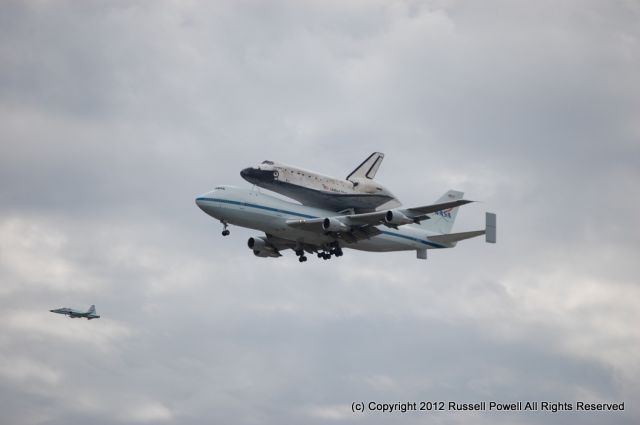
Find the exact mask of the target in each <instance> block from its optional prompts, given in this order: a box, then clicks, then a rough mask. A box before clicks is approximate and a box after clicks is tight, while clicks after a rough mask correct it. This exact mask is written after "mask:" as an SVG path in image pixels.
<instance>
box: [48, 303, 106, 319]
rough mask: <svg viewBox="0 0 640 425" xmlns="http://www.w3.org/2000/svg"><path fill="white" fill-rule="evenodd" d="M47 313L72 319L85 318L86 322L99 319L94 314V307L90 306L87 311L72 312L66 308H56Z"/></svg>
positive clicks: (72, 310)
mask: <svg viewBox="0 0 640 425" xmlns="http://www.w3.org/2000/svg"><path fill="white" fill-rule="evenodd" d="M49 311H50V312H52V313H58V314H64V315H65V316H69V317H70V318H72V319H75V318H77V317H86V318H87V320H91V319H99V318H100V316H98V315H97V314H96V306H95V305H92V306H91V307H89V310H87V311H80V310H74V309H72V308H68V307H63V308H57V309H55V310H49Z"/></svg>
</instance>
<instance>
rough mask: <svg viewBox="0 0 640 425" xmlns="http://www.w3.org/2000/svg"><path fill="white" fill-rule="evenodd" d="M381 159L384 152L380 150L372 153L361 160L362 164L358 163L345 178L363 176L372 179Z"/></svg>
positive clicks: (360, 177)
mask: <svg viewBox="0 0 640 425" xmlns="http://www.w3.org/2000/svg"><path fill="white" fill-rule="evenodd" d="M383 159H384V154H383V153H382V152H374V153H372V154H371V155H369V157H367V159H365V160H364V161H363V162H362V164H360V165H358V167H357V168H356V169H355V170H353V171H352V172H351V174H349V175H348V176H347V180H351V179H365V178H366V179H373V178H374V177H375V176H376V173H377V172H378V168H380V164H382V160H383Z"/></svg>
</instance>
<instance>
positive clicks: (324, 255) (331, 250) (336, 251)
mask: <svg viewBox="0 0 640 425" xmlns="http://www.w3.org/2000/svg"><path fill="white" fill-rule="evenodd" d="M317 255H318V258H322V259H323V260H329V259H330V258H331V256H332V255H335V256H336V257H342V248H340V246H339V245H336V246H334V247H333V248H329V249H328V250H324V251H322V252H318V254H317Z"/></svg>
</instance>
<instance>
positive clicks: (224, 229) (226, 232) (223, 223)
mask: <svg viewBox="0 0 640 425" xmlns="http://www.w3.org/2000/svg"><path fill="white" fill-rule="evenodd" d="M220 223H222V227H223V229H222V236H229V234H230V233H231V232H230V231H229V230H228V229H227V227H229V223H227V222H226V221H224V220H220Z"/></svg>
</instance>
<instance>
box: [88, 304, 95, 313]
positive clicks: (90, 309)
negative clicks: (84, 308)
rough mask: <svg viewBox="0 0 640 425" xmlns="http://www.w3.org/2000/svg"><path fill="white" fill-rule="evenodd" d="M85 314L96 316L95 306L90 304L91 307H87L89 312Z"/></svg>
mask: <svg viewBox="0 0 640 425" xmlns="http://www.w3.org/2000/svg"><path fill="white" fill-rule="evenodd" d="M87 313H89V314H96V306H95V305H93V304H92V305H91V307H89V311H88V312H87Z"/></svg>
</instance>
